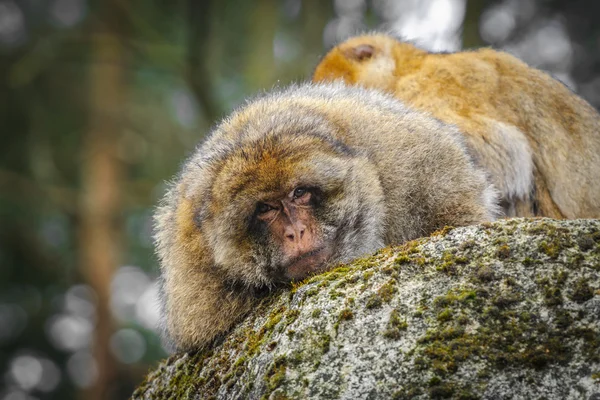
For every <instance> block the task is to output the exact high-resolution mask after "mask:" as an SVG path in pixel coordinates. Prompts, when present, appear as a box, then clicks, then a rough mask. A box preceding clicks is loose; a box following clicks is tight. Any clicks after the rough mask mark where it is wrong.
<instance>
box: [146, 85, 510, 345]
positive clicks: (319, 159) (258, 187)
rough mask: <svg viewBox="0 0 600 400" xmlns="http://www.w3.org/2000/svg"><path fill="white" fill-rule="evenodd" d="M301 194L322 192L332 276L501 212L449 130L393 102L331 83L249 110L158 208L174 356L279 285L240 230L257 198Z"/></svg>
mask: <svg viewBox="0 0 600 400" xmlns="http://www.w3.org/2000/svg"><path fill="white" fill-rule="evenodd" d="M298 184H308V185H312V186H315V187H318V188H319V190H321V191H322V193H323V198H324V201H323V206H322V207H321V208H320V209H319V210H316V211H315V215H316V218H317V219H318V221H319V224H320V228H319V229H320V233H321V234H322V235H323V237H324V238H325V239H327V240H329V241H331V242H332V243H333V244H334V248H335V250H334V252H333V256H332V257H331V259H330V264H332V265H333V264H335V263H338V262H347V261H350V260H352V259H354V258H356V257H359V256H361V255H365V254H369V253H371V252H374V251H375V250H377V249H379V248H381V247H382V246H385V245H390V244H397V243H401V242H404V241H407V240H411V239H414V238H417V237H421V236H424V235H427V234H430V233H432V232H433V231H435V230H438V229H440V228H442V227H444V226H445V225H454V226H459V225H469V224H475V223H480V222H484V221H492V220H494V219H495V218H496V216H497V212H498V207H497V202H498V197H497V193H496V191H495V190H494V188H493V186H492V185H491V184H490V183H489V182H488V180H487V178H486V174H485V173H484V172H483V171H482V170H480V169H478V168H477V167H475V164H474V163H473V162H472V161H471V159H470V157H469V155H468V154H467V151H466V149H465V146H464V144H463V143H462V135H461V134H460V133H459V132H458V130H457V129H456V128H455V127H453V126H450V125H447V124H444V123H442V122H440V121H439V120H437V119H435V118H432V117H431V116H429V115H427V114H424V113H422V112H418V111H414V110H411V109H409V108H407V107H406V106H404V105H403V104H402V103H400V102H399V101H397V100H396V99H394V98H393V97H392V96H389V95H386V94H384V93H381V92H379V91H375V90H368V89H364V88H360V87H348V86H346V85H343V84H339V83H337V84H336V83H333V84H331V83H330V84H302V85H294V86H291V87H288V88H284V89H278V90H274V91H272V92H270V93H266V94H264V95H262V96H259V97H257V98H255V99H251V100H249V101H247V102H246V104H245V105H243V106H241V107H240V108H238V109H237V110H235V111H234V112H233V113H232V114H231V115H230V116H229V117H227V118H225V119H224V120H223V121H222V122H221V123H220V124H218V125H217V126H216V127H215V128H214V129H213V131H212V132H211V134H210V135H209V136H208V138H207V139H206V140H205V141H204V143H202V144H201V145H200V146H198V148H197V149H196V151H195V152H194V154H193V155H192V156H191V157H190V158H189V159H188V160H187V162H186V163H185V164H184V165H183V167H182V170H181V173H180V174H179V176H178V177H177V178H176V179H175V181H174V182H173V183H172V184H171V187H170V189H169V190H168V192H167V194H166V195H165V197H164V199H163V201H162V202H161V204H160V206H159V207H158V208H157V210H156V214H155V223H156V225H155V228H156V234H155V239H156V247H157V253H158V256H159V259H160V264H161V275H162V276H161V281H162V300H163V301H162V306H163V310H162V315H163V320H164V321H163V322H164V326H165V330H166V332H167V335H168V337H169V338H170V339H171V341H172V342H173V344H174V346H175V348H177V349H179V350H187V349H192V348H199V347H203V346H206V345H207V344H208V343H210V342H211V341H212V340H214V339H215V338H217V337H219V336H220V335H222V334H224V333H225V332H227V330H229V329H230V327H231V326H232V325H233V324H234V323H235V322H236V321H237V320H239V319H240V317H241V316H243V315H244V314H245V313H246V312H247V311H248V310H249V309H250V308H251V307H252V305H253V304H254V299H255V298H256V296H257V295H258V293H259V292H260V291H261V290H264V289H265V288H266V289H269V288H272V287H273V286H275V285H276V284H277V283H278V281H277V279H276V278H275V276H276V270H277V268H278V265H279V264H278V263H279V262H280V257H279V254H278V249H277V248H276V246H275V245H274V244H273V242H272V241H271V240H270V239H269V237H266V236H264V235H261V234H260V232H257V231H256V230H253V229H252V228H250V225H251V224H250V221H251V220H252V215H253V212H254V210H255V208H256V204H257V202H258V201H260V200H261V199H263V197H264V196H266V195H268V194H270V193H276V192H285V191H289V190H293V188H294V187H295V186H297V185H298Z"/></svg>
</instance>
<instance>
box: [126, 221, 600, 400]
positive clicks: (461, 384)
mask: <svg viewBox="0 0 600 400" xmlns="http://www.w3.org/2000/svg"><path fill="white" fill-rule="evenodd" d="M133 398H134V399H176V398H190V399H206V398H217V399H238V398H239V399H288V398H289V399H307V398H311V399H380V398H381V399H405V398H406V399H409V398H410V399H412V398H453V399H476V398H483V399H514V398H523V399H533V398H545V399H600V221H598V220H574V221H555V220H550V219H533V220H525V219H512V220H503V221H498V222H495V223H491V224H483V225H479V226H470V227H462V228H455V229H453V228H445V229H444V230H443V231H440V232H437V233H435V234H434V235H432V236H431V237H429V238H424V239H419V240H416V241H413V242H409V243H406V244H404V245H402V246H399V247H394V248H386V249H382V250H380V251H379V252H378V253H376V254H375V255H373V256H371V257H368V258H364V259H361V260H357V261H355V262H353V263H352V264H349V265H344V266H340V267H337V268H335V269H333V270H332V271H329V272H327V273H324V274H322V275H319V276H315V277H313V278H311V279H310V280H308V281H307V282H303V283H302V284H299V285H297V286H296V287H294V288H293V289H292V290H286V291H279V292H276V293H273V294H271V295H270V296H269V297H268V298H265V299H263V300H262V301H261V303H260V305H259V306H258V307H257V308H256V309H255V311H254V312H253V313H252V314H251V315H249V316H248V317H247V318H246V319H245V320H244V321H243V322H242V323H240V324H239V325H238V326H237V327H236V328H235V329H234V330H233V331H232V332H231V333H230V335H228V336H227V337H226V338H225V339H224V340H223V341H222V342H221V343H217V344H216V345H215V346H214V347H213V348H211V349H208V350H205V351H200V352H196V353H192V354H178V355H174V356H172V357H171V358H169V359H168V360H166V361H164V362H163V363H162V364H161V365H160V366H159V367H158V368H157V369H156V370H155V371H154V372H151V373H150V374H149V375H148V377H147V378H146V380H145V381H144V382H143V383H142V384H141V386H140V387H139V388H138V389H137V390H136V392H135V393H134V394H133Z"/></svg>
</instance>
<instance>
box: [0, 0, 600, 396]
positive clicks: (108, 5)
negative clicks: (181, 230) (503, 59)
mask: <svg viewBox="0 0 600 400" xmlns="http://www.w3.org/2000/svg"><path fill="white" fill-rule="evenodd" d="M599 17H600V2H598V1H597V0H564V1H559V0H502V1H501V0H498V1H486V0H478V1H477V0H371V1H365V0H336V1H331V0H254V1H252V0H236V1H226V0H212V1H208V0H188V1H180V0H145V1H141V0H0V134H1V137H2V140H1V141H0V400H26V399H71V398H79V399H124V398H127V397H128V396H129V395H130V394H131V392H132V391H133V389H134V388H135V386H136V385H137V384H138V383H139V382H140V381H141V379H143V376H144V375H145V374H146V372H147V371H148V370H149V369H150V368H152V367H153V366H155V365H156V364H157V362H158V360H160V359H161V358H163V357H165V356H166V355H167V353H166V351H165V350H164V349H163V346H162V344H161V341H160V339H159V337H158V336H157V333H156V332H157V320H158V314H157V303H156V302H157V287H156V284H155V278H156V276H157V261H156V259H155V257H154V254H153V248H152V217H151V215H152V209H153V207H154V205H155V204H156V203H157V201H158V199H159V198H160V197H161V195H162V194H163V192H164V190H165V181H166V180H168V179H170V177H171V176H172V175H173V174H174V173H175V172H176V171H177V168H178V165H179V163H180V162H181V161H182V160H183V159H184V157H185V156H186V155H187V154H189V152H190V151H191V150H192V149H193V147H194V145H195V144H196V143H197V142H198V141H200V140H201V139H202V137H203V136H204V135H205V134H206V132H207V130H208V129H209V127H210V126H211V125H212V124H213V123H214V122H215V121H216V120H218V118H220V117H221V116H223V115H224V114H225V113H227V112H228V110H230V109H231V108H232V107H234V106H235V105H236V104H238V103H240V102H241V101H242V100H243V99H244V98H245V97H246V96H248V95H251V94H253V93H255V92H256V91H259V90H263V89H266V88H270V87H271V86H272V85H274V84H286V83H289V82H292V81H298V80H304V79H307V78H308V77H309V76H310V74H311V72H312V69H313V68H314V66H315V65H316V64H317V62H318V60H319V57H320V55H322V54H323V52H324V51H325V50H326V49H327V48H329V47H330V46H332V45H333V44H335V43H336V42H338V41H340V40H343V39H344V38H346V37H348V36H349V35H351V34H353V33H357V32H361V31H365V30H372V29H388V30H394V31H396V32H397V33H398V34H400V35H402V36H403V37H405V38H407V39H412V40H415V41H416V42H417V43H419V44H421V46H422V47H424V48H427V49H431V50H449V51H454V50H459V49H461V48H469V47H477V46H485V45H493V46H495V47H498V48H502V49H505V50H507V51H510V52H512V53H514V54H516V55H517V56H519V57H521V58H522V59H524V60H525V61H527V62H528V63H530V64H531V65H533V66H536V67H539V68H542V69H545V70H547V71H550V72H551V73H552V74H554V75H555V76H556V77H557V78H559V79H560V80H562V81H563V82H565V83H566V84H567V85H569V86H570V87H571V88H572V89H573V90H575V91H576V92H578V93H580V94H581V95H582V96H583V97H584V98H586V99H587V100H588V101H589V102H591V103H592V104H593V105H594V106H595V107H599V106H600V24H599V23H598V22H597V21H598V19H599Z"/></svg>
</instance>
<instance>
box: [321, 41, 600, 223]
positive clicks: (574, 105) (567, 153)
mask: <svg viewBox="0 0 600 400" xmlns="http://www.w3.org/2000/svg"><path fill="white" fill-rule="evenodd" d="M337 79H341V80H343V81H344V82H346V83H348V84H357V85H362V86H365V87H369V88H377V89H380V90H384V91H386V92H389V93H392V94H394V95H395V96H396V97H397V98H398V99H400V100H402V101H404V102H406V104H408V105H410V106H413V107H416V108H417V109H419V110H422V111H426V112H429V113H431V114H433V115H434V116H435V117H437V118H439V119H441V120H443V121H445V122H447V123H451V124H455V125H456V126H457V127H458V128H459V129H460V130H461V131H462V132H463V133H464V134H465V137H466V139H467V142H468V145H469V147H470V149H471V151H472V153H473V156H474V157H475V158H476V160H477V162H478V163H479V164H480V165H482V166H483V167H484V168H485V169H486V170H487V171H489V172H490V173H491V175H492V178H493V182H494V184H495V185H496V186H497V187H498V188H499V189H500V192H501V194H502V197H503V206H504V208H505V212H506V214H507V215H508V216H531V215H541V216H548V217H554V218H562V217H566V218H578V217H580V218H586V217H587V218H589V217H600V179H598V175H599V173H600V117H599V115H598V113H597V112H596V110H595V109H594V108H592V107H591V106H590V105H589V104H588V103H586V102H585V101H584V100H583V99H581V98H580V97H578V96H576V95H575V94H574V93H572V92H571V91H570V90H569V89H568V88H567V87H566V86H564V85H563V84H562V83H560V82H558V81H557V80H555V79H553V78H552V77H550V76H549V75H547V74H546V73H544V72H542V71H539V70H537V69H535V68H531V67H529V66H527V65H526V64H525V63H523V62H521V61H520V60H518V59H517V58H515V57H513V56H511V55H509V54H507V53H503V52H500V51H496V50H492V49H489V48H484V49H480V50H476V51H466V52H460V53H451V54H433V53H429V52H426V51H424V50H421V49H418V48H417V47H415V46H413V45H411V44H408V43H403V42H400V41H398V40H397V39H396V38H394V37H392V36H388V35H384V34H375V35H364V36H357V37H354V38H351V39H349V40H347V41H346V42H344V43H342V44H340V45H338V46H337V47H334V48H333V49H332V50H331V51H330V52H329V53H328V54H327V55H326V56H325V57H324V58H323V59H322V60H321V62H320V64H319V65H318V66H317V68H316V70H315V72H314V76H313V80H314V81H315V82H321V81H333V80H337Z"/></svg>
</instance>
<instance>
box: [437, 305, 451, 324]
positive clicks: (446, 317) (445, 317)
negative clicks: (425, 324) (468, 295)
mask: <svg viewBox="0 0 600 400" xmlns="http://www.w3.org/2000/svg"><path fill="white" fill-rule="evenodd" d="M452 314H453V313H452V310H451V309H450V308H445V309H444V310H443V311H442V312H440V313H439V314H438V315H437V320H438V321H442V322H447V321H450V320H451V319H452Z"/></svg>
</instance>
